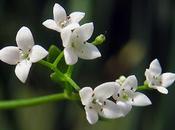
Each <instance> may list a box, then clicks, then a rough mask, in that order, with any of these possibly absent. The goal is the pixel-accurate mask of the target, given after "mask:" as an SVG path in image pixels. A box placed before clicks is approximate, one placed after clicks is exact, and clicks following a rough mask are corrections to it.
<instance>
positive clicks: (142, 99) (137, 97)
mask: <svg viewBox="0 0 175 130" xmlns="http://www.w3.org/2000/svg"><path fill="white" fill-rule="evenodd" d="M131 103H132V105H134V106H147V105H151V104H152V103H151V101H150V99H149V98H148V97H147V96H146V95H145V94H143V93H140V92H135V93H134V97H133V101H132V102H131Z"/></svg>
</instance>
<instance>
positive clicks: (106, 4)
mask: <svg viewBox="0 0 175 130" xmlns="http://www.w3.org/2000/svg"><path fill="white" fill-rule="evenodd" d="M56 2H57V3H59V4H60V5H62V6H63V7H64V8H65V10H66V11H67V13H68V14H69V13H71V12H73V11H82V12H85V13H86V16H85V18H84V19H83V20H82V21H81V24H83V23H86V22H94V26H95V30H94V35H93V37H92V39H91V40H90V41H93V39H94V38H95V37H96V36H97V35H99V34H101V33H104V34H105V35H106V38H107V40H106V42H105V44H103V45H101V46H98V48H99V50H100V51H101V53H102V57H101V58H99V59H96V60H92V61H85V60H79V62H78V63H77V64H76V65H75V71H74V72H75V74H74V79H75V80H76V81H77V83H78V84H79V85H80V86H82V87H84V86H91V87H96V86H97V85H99V84H101V83H103V82H106V81H114V80H115V79H117V78H118V77H119V76H120V75H126V76H128V75H131V74H135V75H136V76H137V77H138V80H139V84H140V85H142V84H143V82H144V80H145V77H144V71H145V69H146V67H148V66H149V63H150V62H151V61H152V60H153V59H155V58H158V59H159V61H160V63H161V65H162V68H163V72H175V60H174V56H175V1H174V0H103V1H102V0H57V1H56V0H55V1H54V0H0V43H1V44H0V48H3V47H5V46H7V45H14V46H15V45H16V42H15V38H16V33H17V31H18V30H19V29H20V28H21V27H22V26H27V27H29V28H30V29H31V31H32V33H33V36H34V40H35V43H36V44H40V45H42V46H43V47H45V48H46V49H48V48H49V46H50V45H51V44H54V45H57V46H58V47H59V48H61V49H63V48H62V43H61V40H60V36H59V33H57V32H55V31H53V30H49V29H47V28H45V27H44V26H43V25H42V22H43V21H45V20H46V19H49V18H52V17H53V14H52V9H53V6H54V4H55V3H56ZM174 87H175V85H172V86H171V87H170V88H169V94H168V95H162V94H159V93H158V92H156V91H146V92H145V93H146V94H147V95H148V96H149V97H150V98H151V100H152V103H153V105H151V106H148V107H143V108H141V107H134V108H133V109H132V111H131V112H130V113H129V114H128V115H127V116H126V117H125V118H120V119H115V120H107V121H99V122H98V123H97V124H95V125H93V126H91V125H90V124H88V122H87V121H86V118H85V112H84V110H83V107H82V106H81V105H80V104H79V103H77V102H70V101H65V102H58V103H51V104H45V105H41V106H36V107H29V108H20V109H15V110H0V130H68V129H69V130H82V129H83V130H107V129H108V130H173V129H174V128H175V123H174V120H175V112H174V110H175V103H174V97H175V94H174V93H175V88H174ZM58 91H60V89H59V88H58V85H56V84H54V83H52V82H51V81H50V79H49V71H48V70H47V69H46V68H44V67H42V66H40V65H38V64H34V65H33V66H32V71H31V72H30V75H29V77H28V81H27V83H26V84H22V83H21V82H20V81H19V80H18V79H17V78H16V76H15V73H14V66H10V65H7V64H5V63H3V62H0V98H1V100H11V99H17V98H30V97H35V96H40V95H47V94H50V93H56V92H58Z"/></svg>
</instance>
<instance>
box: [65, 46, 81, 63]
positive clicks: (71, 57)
mask: <svg viewBox="0 0 175 130" xmlns="http://www.w3.org/2000/svg"><path fill="white" fill-rule="evenodd" d="M64 58H65V61H66V64H68V65H73V64H75V63H76V62H77V61H78V57H77V55H76V54H75V52H74V50H73V48H71V47H68V48H64Z"/></svg>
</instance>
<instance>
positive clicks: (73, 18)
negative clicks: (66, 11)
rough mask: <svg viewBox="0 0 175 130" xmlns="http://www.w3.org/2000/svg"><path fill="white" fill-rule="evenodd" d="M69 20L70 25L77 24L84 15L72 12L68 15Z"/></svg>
mask: <svg viewBox="0 0 175 130" xmlns="http://www.w3.org/2000/svg"><path fill="white" fill-rule="evenodd" d="M69 16H70V19H71V22H72V23H78V22H80V20H81V19H82V18H84V16H85V13H83V12H72V13H71V14H70V15H69Z"/></svg>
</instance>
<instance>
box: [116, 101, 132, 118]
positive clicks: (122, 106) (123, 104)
mask: <svg viewBox="0 0 175 130" xmlns="http://www.w3.org/2000/svg"><path fill="white" fill-rule="evenodd" d="M116 104H117V105H118V106H119V107H120V110H121V112H122V113H123V116H126V115H127V114H128V112H130V111H131V109H132V105H131V104H129V103H126V102H122V101H117V103H116Z"/></svg>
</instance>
